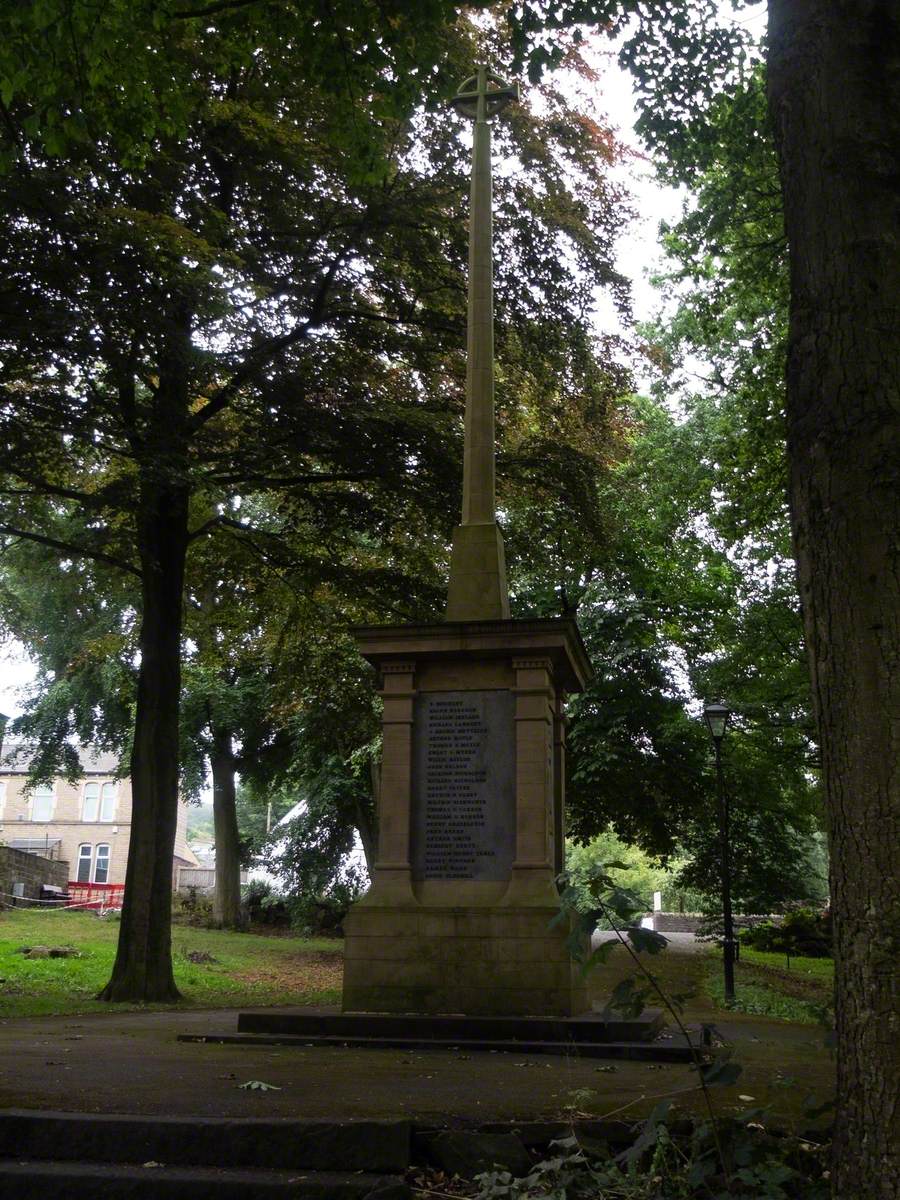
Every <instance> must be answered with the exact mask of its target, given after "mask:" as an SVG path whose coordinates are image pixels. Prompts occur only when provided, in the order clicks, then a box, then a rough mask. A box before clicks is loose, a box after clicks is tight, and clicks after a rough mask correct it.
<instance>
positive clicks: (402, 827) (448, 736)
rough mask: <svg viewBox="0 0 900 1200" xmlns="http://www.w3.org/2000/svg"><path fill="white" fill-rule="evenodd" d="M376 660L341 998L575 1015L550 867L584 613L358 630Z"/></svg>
mask: <svg viewBox="0 0 900 1200" xmlns="http://www.w3.org/2000/svg"><path fill="white" fill-rule="evenodd" d="M357 639H358V642H359V645H360V649H361V651H362V654H363V655H364V657H365V658H366V659H367V660H368V661H369V662H370V663H372V665H373V666H375V668H376V669H377V670H378V672H379V674H380V677H381V684H382V686H381V695H382V697H383V699H384V751H383V760H382V776H381V798H380V811H379V841H378V859H377V862H376V865H375V868H374V871H373V878H372V886H371V888H370V890H369V891H368V893H367V894H366V895H365V896H364V897H363V898H362V899H361V900H360V901H359V902H358V903H357V904H355V905H354V906H353V908H352V909H351V911H350V913H349V914H348V916H347V919H346V921H345V925H344V928H345V933H346V942H345V955H344V996H343V1008H344V1010H345V1011H362V1012H393V1013H397V1012H410V1013H465V1014H471V1015H518V1016H530V1015H541V1016H568V1015H572V1014H574V1013H578V1012H581V1011H583V1009H584V1008H585V1007H586V1001H585V996H584V986H583V983H582V982H581V979H580V977H579V973H578V970H577V968H576V967H575V965H574V964H573V962H572V958H571V954H570V952H569V948H568V946H567V938H568V936H569V929H568V928H567V927H566V926H565V925H564V924H562V923H557V924H556V925H555V926H553V927H551V922H552V921H553V920H554V918H555V917H556V916H557V914H558V911H559V905H558V893H557V888H556V883H555V879H556V876H557V874H558V873H559V871H560V870H561V869H562V859H563V837H564V828H563V779H564V761H563V757H564V753H565V731H564V716H563V702H564V697H565V694H566V693H567V692H572V691H577V690H580V689H581V687H582V686H583V685H584V682H585V681H586V679H587V678H588V676H589V673H590V668H589V665H588V661H587V656H586V654H585V651H584V647H583V645H582V643H581V639H580V637H579V635H578V632H577V630H576V628H575V625H574V622H572V621H565V620H542V621H510V620H498V621H483V622H476V621H461V622H447V623H446V624H441V625H435V626H400V627H388V628H370V629H360V630H357Z"/></svg>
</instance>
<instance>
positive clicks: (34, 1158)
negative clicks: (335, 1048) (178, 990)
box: [0, 1109, 412, 1200]
mask: <svg viewBox="0 0 900 1200" xmlns="http://www.w3.org/2000/svg"><path fill="white" fill-rule="evenodd" d="M411 1145H412V1129H411V1125H410V1123H409V1122H408V1121H346V1122H340V1123H338V1122H331V1121H296V1120H291V1119H290V1118H286V1119H280V1120H279V1119H274V1120H270V1119H266V1118H242V1119H231V1118H227V1117H156V1116H133V1115H112V1116H107V1115H105V1114H98V1113H62V1112H40V1111H31V1110H28V1109H5V1110H0V1196H4V1197H5V1196H10V1197H12V1196H16V1197H30V1196H36V1197H37V1196H39V1197H41V1200H57V1198H58V1200H81V1198H82V1197H85V1198H88V1197H90V1198H91V1200H124V1198H125V1197H129V1198H132V1200H144V1198H145V1197H146V1198H147V1200H151V1198H152V1200H207V1198H209V1200H252V1198H253V1197H260V1198H265V1197H272V1200H275V1198H276V1197H278V1198H280V1197H302V1198H304V1200H409V1197H410V1191H409V1187H408V1186H407V1184H406V1183H405V1182H404V1180H403V1178H402V1174H403V1172H405V1171H406V1169H407V1167H408V1166H409V1163H410V1157H411Z"/></svg>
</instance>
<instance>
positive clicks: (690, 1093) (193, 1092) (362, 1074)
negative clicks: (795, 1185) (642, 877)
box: [0, 1009, 833, 1125]
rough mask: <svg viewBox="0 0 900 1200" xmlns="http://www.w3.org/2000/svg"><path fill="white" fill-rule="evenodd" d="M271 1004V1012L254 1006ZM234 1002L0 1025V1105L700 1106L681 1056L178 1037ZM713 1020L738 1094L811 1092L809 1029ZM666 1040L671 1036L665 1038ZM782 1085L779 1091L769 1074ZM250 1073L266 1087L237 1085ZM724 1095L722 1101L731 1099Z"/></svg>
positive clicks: (822, 1077)
mask: <svg viewBox="0 0 900 1200" xmlns="http://www.w3.org/2000/svg"><path fill="white" fill-rule="evenodd" d="M266 1011H269V1012H275V1011H277V1010H266ZM237 1017H238V1012H237V1011H236V1010H235V1011H223V1010H215V1011H199V1012H198V1011H185V1010H183V1009H180V1010H175V1011H172V1012H148V1013H143V1012H131V1013H115V1014H109V1015H107V1014H105V1013H103V1014H91V1015H86V1016H80V1017H35V1018H30V1019H19V1018H16V1019H7V1020H2V1021H0V1108H3V1109H5V1108H28V1109H52V1110H57V1111H69V1112H79V1111H80V1112H85V1113H91V1112H101V1113H146V1114H158V1115H179V1114H182V1115H196V1116H203V1115H206V1116H223V1117H224V1116H235V1117H248V1116H258V1117H279V1116H280V1117H296V1118H309V1119H320V1120H323V1119H330V1120H347V1119H359V1118H364V1117H378V1118H391V1117H398V1118H399V1117H410V1118H414V1119H415V1120H417V1121H426V1122H429V1121H433V1122H434V1123H435V1124H450V1125H454V1124H455V1125H465V1124H478V1123H483V1122H486V1121H494V1120H496V1121H508V1120H512V1121H516V1120H535V1119H540V1118H554V1119H555V1118H558V1117H560V1116H565V1115H568V1114H574V1113H577V1112H583V1113H589V1114H592V1115H598V1116H607V1115H611V1114H613V1113H615V1114H617V1115H618V1114H620V1113H622V1114H625V1115H627V1116H629V1117H630V1116H635V1117H637V1116H640V1115H641V1114H642V1113H644V1112H647V1111H649V1110H650V1109H651V1108H652V1107H653V1105H654V1103H655V1102H656V1099H657V1098H658V1097H660V1096H663V1095H665V1096H671V1097H672V1098H673V1099H674V1100H675V1101H676V1102H677V1103H679V1104H680V1105H682V1107H684V1108H685V1109H687V1110H691V1111H693V1110H695V1109H696V1111H699V1110H700V1104H699V1095H698V1090H697V1084H696V1077H695V1075H694V1073H693V1072H692V1071H691V1069H690V1067H689V1066H687V1065H685V1064H668V1063H643V1062H616V1063H608V1064H607V1063H598V1062H597V1061H596V1060H592V1059H584V1058H576V1057H555V1056H547V1055H537V1054H535V1055H529V1054H524V1053H520V1052H514V1053H499V1052H498V1053H490V1052H483V1053H467V1052H465V1051H462V1050H459V1051H457V1050H452V1049H446V1050H430V1051H425V1050H422V1051H404V1050H397V1049H378V1050H371V1049H354V1048H350V1047H348V1048H343V1047H332V1046H329V1047H303V1048H301V1047H293V1046H292V1047H289V1048H284V1047H279V1046H268V1045H259V1046H242V1045H228V1044H214V1043H209V1042H190V1043H185V1042H180V1041H178V1040H177V1039H178V1035H179V1034H183V1033H191V1034H196V1035H201V1036H202V1035H203V1034H204V1033H207V1034H209V1035H213V1034H215V1033H216V1032H217V1031H221V1030H222V1029H223V1028H236V1026H237ZM717 1024H718V1027H719V1028H720V1029H721V1031H722V1032H723V1033H724V1034H725V1036H726V1037H728V1038H729V1039H733V1040H734V1042H735V1045H736V1050H737V1055H738V1058H739V1059H740V1060H741V1061H742V1062H743V1063H744V1064H745V1070H744V1075H743V1076H742V1078H741V1080H740V1082H739V1084H738V1085H737V1086H736V1087H735V1088H731V1089H722V1090H721V1091H720V1093H719V1094H720V1096H721V1097H722V1100H723V1102H725V1103H733V1104H734V1105H735V1107H745V1104H744V1103H743V1102H741V1101H739V1099H738V1094H739V1093H749V1094H752V1095H753V1096H754V1098H755V1099H756V1100H757V1101H758V1102H760V1103H765V1102H766V1100H767V1099H771V1100H772V1102H773V1103H774V1105H775V1107H776V1110H778V1109H779V1107H781V1108H785V1109H786V1110H787V1111H789V1110H790V1108H791V1106H792V1101H791V1097H793V1096H794V1095H795V1094H796V1095H800V1094H801V1093H802V1095H806V1094H808V1093H809V1092H815V1093H816V1094H818V1095H822V1096H824V1095H825V1094H827V1093H828V1092H829V1091H830V1089H831V1087H832V1081H833V1065H832V1063H831V1061H830V1059H829V1057H828V1055H827V1053H826V1052H825V1050H824V1049H823V1048H822V1037H821V1034H820V1032H819V1030H818V1029H816V1028H814V1027H804V1026H796V1025H787V1024H784V1023H782V1022H777V1021H764V1020H761V1019H757V1018H744V1017H740V1016H738V1015H729V1017H728V1019H727V1021H724V1020H723V1021H718V1022H717ZM669 1036H670V1037H672V1038H673V1039H674V1037H675V1036H676V1035H674V1034H670V1035H669ZM787 1076H790V1077H793V1078H794V1079H795V1080H796V1086H795V1087H794V1088H793V1089H791V1090H788V1089H785V1088H784V1087H783V1086H781V1084H780V1082H779V1081H780V1079H782V1078H783V1077H787ZM250 1080H260V1081H262V1082H264V1083H268V1084H270V1085H273V1088H277V1089H278V1090H256V1089H242V1088H241V1087H240V1085H241V1084H243V1083H246V1082H248V1081H250ZM732 1093H733V1096H732Z"/></svg>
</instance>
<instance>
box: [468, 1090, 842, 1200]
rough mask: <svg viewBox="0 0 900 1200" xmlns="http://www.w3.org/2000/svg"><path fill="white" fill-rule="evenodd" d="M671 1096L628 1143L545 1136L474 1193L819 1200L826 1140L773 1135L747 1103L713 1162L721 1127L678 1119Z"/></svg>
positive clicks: (493, 1196) (488, 1197)
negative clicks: (529, 1162) (530, 1158)
mask: <svg viewBox="0 0 900 1200" xmlns="http://www.w3.org/2000/svg"><path fill="white" fill-rule="evenodd" d="M670 1110H671V1101H665V1102H663V1103H661V1104H659V1105H658V1106H657V1107H656V1108H655V1109H654V1111H653V1113H652V1114H651V1115H650V1116H649V1117H648V1118H647V1120H646V1122H645V1123H644V1125H643V1127H639V1128H637V1129H635V1141H634V1144H633V1145H632V1146H630V1147H629V1148H628V1149H627V1150H624V1151H622V1152H621V1153H619V1154H615V1155H614V1154H613V1153H612V1152H611V1151H610V1150H609V1149H608V1148H606V1147H601V1146H598V1144H597V1143H596V1142H595V1141H594V1140H593V1139H591V1140H587V1139H583V1138H579V1136H578V1135H577V1134H573V1135H572V1136H570V1137H566V1138H562V1139H559V1140H558V1141H556V1142H553V1143H551V1146H550V1150H551V1152H552V1153H551V1155H550V1156H549V1157H547V1158H545V1159H543V1160H542V1161H540V1162H538V1163H536V1164H535V1165H534V1167H533V1168H532V1170H531V1171H530V1172H529V1174H528V1175H526V1176H524V1177H522V1178H520V1179H516V1178H514V1177H513V1176H511V1175H510V1174H509V1172H506V1171H490V1172H486V1173H485V1174H483V1175H480V1176H479V1177H478V1182H479V1191H478V1193H477V1196H478V1200H525V1198H527V1197H535V1198H546V1200H568V1198H578V1197H583V1198H584V1200H589V1198H590V1197H598V1196H603V1197H604V1198H606V1197H608V1198H609V1200H613V1198H615V1200H659V1198H660V1197H665V1200H693V1198H694V1197H696V1196H699V1195H703V1196H708V1197H710V1200H730V1198H732V1197H748V1198H749V1197H752V1198H753V1200H801V1198H802V1200H825V1197H827V1195H828V1185H827V1166H826V1162H827V1160H826V1157H825V1154H826V1152H827V1149H828V1148H827V1147H826V1146H822V1145H817V1144H813V1143H810V1142H809V1141H807V1140H805V1139H802V1138H794V1137H788V1136H785V1135H783V1134H782V1135H779V1136H775V1135H773V1134H772V1133H770V1132H769V1131H768V1130H767V1129H766V1128H765V1126H764V1125H763V1124H762V1123H761V1117H762V1116H763V1115H764V1114H763V1113H761V1112H760V1110H750V1111H748V1112H747V1113H745V1114H744V1115H743V1116H742V1117H740V1118H737V1119H735V1120H733V1121H731V1122H729V1123H728V1124H727V1126H726V1127H725V1133H726V1136H725V1139H724V1146H725V1151H726V1155H727V1160H726V1168H725V1170H723V1169H722V1166H721V1164H720V1162H719V1157H718V1155H719V1149H720V1146H721V1145H722V1142H723V1138H722V1131H721V1129H720V1130H719V1131H714V1130H713V1128H712V1126H711V1124H710V1123H709V1122H703V1121H698V1122H695V1123H690V1122H684V1121H679V1120H676V1119H674V1118H673V1116H672V1115H671V1111H670Z"/></svg>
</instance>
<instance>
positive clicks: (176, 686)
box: [99, 471, 188, 1003]
mask: <svg viewBox="0 0 900 1200" xmlns="http://www.w3.org/2000/svg"><path fill="white" fill-rule="evenodd" d="M187 522H188V496H187V489H186V488H177V487H172V486H167V485H166V481H165V479H164V477H163V473H162V472H161V471H159V472H149V471H148V472H146V473H145V475H144V476H143V477H142V479H141V490H140V499H139V511H138V538H139V545H140V548H141V566H142V570H143V596H142V598H143V613H142V619H141V633H140V652H141V665H140V671H139V674H138V696H137V710H136V715H135V730H134V745H133V747H132V752H131V782H132V797H133V800H132V815H131V841H130V843H129V847H128V867H127V871H126V875H125V897H124V902H123V905H122V923H121V927H120V930H119V944H118V950H117V952H116V961H115V964H114V966H113V972H112V976H111V978H110V980H109V983H107V985H106V987H105V988H104V989H103V991H102V992H101V993H100V996H99V999H101V1000H119V1001H131V1002H137V1003H145V1002H151V1001H173V1000H177V999H179V992H178V989H177V988H176V986H175V978H174V975H173V973H172V944H171V943H172V938H171V930H172V855H173V852H174V849H175V826H176V821H177V813H178V763H179V748H178V713H179V703H180V698H181V696H180V693H181V620H182V592H183V587H184V566H185V557H186V554H187Z"/></svg>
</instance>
